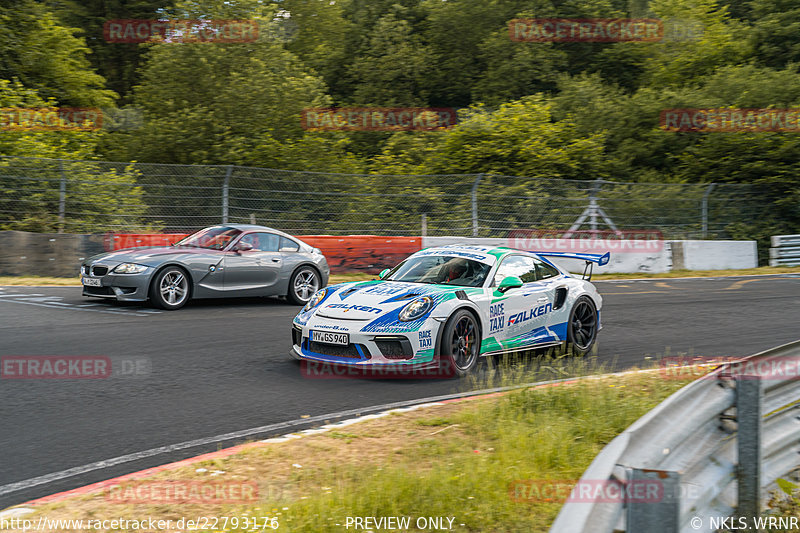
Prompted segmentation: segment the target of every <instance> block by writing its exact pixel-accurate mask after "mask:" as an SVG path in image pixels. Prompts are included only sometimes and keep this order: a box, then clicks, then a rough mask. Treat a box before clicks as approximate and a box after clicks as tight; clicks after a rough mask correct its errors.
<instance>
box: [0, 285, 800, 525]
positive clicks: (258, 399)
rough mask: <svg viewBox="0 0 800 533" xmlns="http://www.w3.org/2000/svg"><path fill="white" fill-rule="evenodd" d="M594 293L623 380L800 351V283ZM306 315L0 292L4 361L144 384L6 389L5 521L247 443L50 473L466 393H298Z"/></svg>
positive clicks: (231, 304)
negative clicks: (684, 361) (44, 360)
mask: <svg viewBox="0 0 800 533" xmlns="http://www.w3.org/2000/svg"><path fill="white" fill-rule="evenodd" d="M597 287H598V289H599V291H600V293H601V294H602V295H603V298H604V309H603V325H604V329H603V331H602V332H601V333H600V336H599V341H598V343H599V344H598V347H599V351H598V355H599V357H600V359H601V360H603V361H604V362H605V363H607V364H608V365H609V366H613V367H614V369H624V368H626V367H630V366H634V365H637V364H641V363H642V362H643V361H644V360H645V358H646V357H652V358H657V357H659V356H662V355H681V354H690V355H703V356H737V355H749V354H752V353H755V352H758V351H760V350H764V349H767V348H770V347H772V346H776V345H779V344H783V343H786V342H789V341H793V340H796V339H798V338H800V326H799V324H800V320H798V318H799V317H800V276H797V275H784V276H770V277H736V278H703V279H669V280H647V281H629V280H626V281H617V282H610V281H609V282H598V283H597ZM296 311H297V308H296V307H293V306H290V305H287V304H286V303H283V302H281V301H279V300H277V299H247V300H225V301H219V300H217V301H203V302H193V303H190V304H189V305H188V306H187V307H185V308H184V309H182V310H180V311H176V312H166V311H156V310H154V309H150V308H147V307H141V306H136V305H118V304H111V303H105V302H102V301H97V300H88V299H84V298H82V297H81V296H80V288H78V287H0V356H9V355H12V356H24V355H30V356H41V355H61V356H64V355H66V356H87V355H88V356H108V357H110V358H111V359H112V360H113V361H115V365H116V364H117V363H119V362H121V361H122V360H126V361H140V362H144V365H145V366H142V367H140V368H139V375H135V376H124V375H123V376H113V377H110V378H107V379H94V380H41V379H36V380H13V379H0V509H3V508H5V507H8V506H10V505H14V504H18V503H21V502H24V501H27V500H30V499H33V498H38V497H41V496H45V495H48V494H52V493H55V492H60V491H64V490H69V489H72V488H76V487H79V486H82V485H86V484H88V483H93V482H96V481H101V480H103V479H108V478H111V477H114V476H118V475H122V474H125V473H129V472H133V471H137V470H141V469H144V468H148V467H152V466H156V465H160V464H164V463H167V462H171V461H176V460H179V459H183V458H186V457H190V456H194V455H197V454H200V453H203V452H209V451H214V450H216V449H219V448H220V447H227V446H230V445H233V444H236V443H237V442H241V440H242V439H238V440H237V439H228V440H222V441H219V442H217V441H216V440H215V439H210V441H209V442H206V443H205V444H203V445H199V446H192V447H187V448H184V449H180V450H175V451H167V452H165V453H157V454H151V455H149V456H147V457H144V458H141V459H138V460H132V461H126V462H123V463H121V464H116V465H115V466H111V467H108V468H99V467H97V465H95V468H93V469H91V470H89V471H87V472H83V473H80V474H78V475H70V476H56V477H62V478H61V479H57V480H54V481H49V482H46V483H40V484H36V485H33V484H32V483H31V482H30V481H29V480H31V479H35V478H41V477H42V476H46V475H48V474H51V473H57V472H63V471H65V470H67V469H72V468H75V467H80V466H82V465H87V464H90V463H95V462H98V461H104V460H107V459H111V458H117V457H119V456H123V455H126V454H135V453H136V452H141V451H143V450H150V449H153V448H156V447H161V446H169V445H172V444H175V443H182V442H186V441H191V440H194V439H202V438H207V437H213V436H215V435H221V434H226V433H229V432H235V431H239V430H244V429H248V428H256V427H261V426H265V425H269V424H275V423H278V422H284V421H290V420H298V419H302V417H305V416H306V415H310V416H311V417H313V416H315V415H324V414H327V413H333V412H339V411H342V410H349V409H362V408H365V407H368V406H373V405H379V404H387V403H391V402H396V401H402V400H410V399H416V398H424V397H431V396H437V395H442V394H448V393H452V392H458V391H459V390H461V389H463V385H462V384H460V383H459V382H458V381H453V380H438V379H437V380H433V379H425V380H367V379H355V380H354V379H309V378H307V377H303V376H302V375H301V372H300V367H299V366H298V363H297V362H295V361H294V360H292V359H290V358H289V356H288V351H289V345H290V341H289V338H290V322H291V318H292V316H293V315H294V314H295V312H296ZM286 432H287V431H286V430H283V431H278V430H272V431H265V432H263V433H261V434H255V435H252V436H251V438H256V437H258V438H265V437H268V436H271V435H274V434H278V433H286ZM44 479H50V478H44ZM20 487H22V488H21V490H16V489H17V488H20ZM10 488H14V489H15V490H9V489H10Z"/></svg>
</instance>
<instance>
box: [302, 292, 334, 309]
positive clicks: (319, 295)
mask: <svg viewBox="0 0 800 533" xmlns="http://www.w3.org/2000/svg"><path fill="white" fill-rule="evenodd" d="M326 294H328V289H320V290H318V291H317V292H315V293H314V296H312V297H311V299H310V300H309V301H308V303H307V304H306V305H305V307H303V311H311V310H312V309H314V308H315V307H316V306H318V305H319V303H320V302H321V301H322V299H323V298H325V295H326Z"/></svg>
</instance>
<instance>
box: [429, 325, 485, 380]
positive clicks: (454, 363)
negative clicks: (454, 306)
mask: <svg viewBox="0 0 800 533" xmlns="http://www.w3.org/2000/svg"><path fill="white" fill-rule="evenodd" d="M441 338H442V340H441V344H442V345H441V352H440V355H439V368H440V369H441V371H442V372H443V374H444V375H445V376H447V377H456V376H458V377H463V376H466V375H467V374H469V372H470V371H471V370H472V369H473V368H474V367H475V365H476V363H477V362H478V354H479V353H480V347H481V342H480V339H481V332H480V326H478V321H477V320H476V319H475V315H473V314H472V313H470V312H469V311H467V310H466V309H462V310H460V311H456V313H455V314H454V315H453V316H451V317H450V319H449V320H448V321H447V323H446V324H445V325H444V330H443V332H442V337H441Z"/></svg>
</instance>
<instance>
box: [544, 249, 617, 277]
mask: <svg viewBox="0 0 800 533" xmlns="http://www.w3.org/2000/svg"><path fill="white" fill-rule="evenodd" d="M534 253H535V254H537V255H541V256H542V257H562V258H564V259H580V260H582V261H586V266H585V267H584V268H583V279H585V280H587V281H590V280H591V279H592V269H593V268H594V265H595V263H596V264H597V265H598V266H603V265H606V264H608V261H609V260H610V259H611V253H610V252H606V253H604V254H602V255H601V254H584V253H580V252H578V253H574V252H534Z"/></svg>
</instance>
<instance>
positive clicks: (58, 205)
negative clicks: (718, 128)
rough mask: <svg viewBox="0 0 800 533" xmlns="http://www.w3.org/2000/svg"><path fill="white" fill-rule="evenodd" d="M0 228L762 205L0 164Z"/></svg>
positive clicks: (614, 193) (729, 198)
mask: <svg viewBox="0 0 800 533" xmlns="http://www.w3.org/2000/svg"><path fill="white" fill-rule="evenodd" d="M0 191H2V194H1V195H0V229H5V230H22V231H39V232H56V231H60V232H66V233H101V232H109V231H111V232H185V231H190V230H194V229H198V228H202V227H205V226H209V225H213V224H218V223H221V222H223V223H224V222H229V223H234V222H238V223H256V224H262V225H265V226H270V227H274V228H277V229H281V230H283V231H286V232H289V233H293V234H298V235H303V234H305V235H308V234H332V235H336V234H373V235H420V234H426V235H454V236H481V237H492V236H503V237H504V236H507V235H508V233H509V232H510V231H513V230H520V229H522V230H527V229H534V230H545V231H559V230H569V229H573V230H574V229H582V230H586V229H601V230H607V229H619V230H649V231H660V232H662V234H663V235H664V237H665V238H673V239H681V238H710V239H719V238H727V237H730V228H731V227H733V226H734V225H736V224H738V223H741V222H742V221H743V220H753V219H754V217H756V216H757V214H758V212H759V211H760V209H761V208H762V207H763V206H762V205H761V203H763V200H762V199H760V196H759V194H758V191H757V189H756V188H755V187H753V186H750V185H729V184H725V185H723V184H663V183H620V182H612V181H601V180H559V179H533V178H524V177H512V176H497V175H489V174H454V175H429V176H422V175H419V176H410V175H403V176H387V175H367V174H364V175H353V174H331V173H321V172H300V171H288V170H273V169H266V168H249V167H239V166H233V165H228V166H225V165H220V166H212V165H162V164H150V163H114V162H105V161H74V160H66V159H64V160H60V159H40V158H25V157H8V156H2V157H0Z"/></svg>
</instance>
